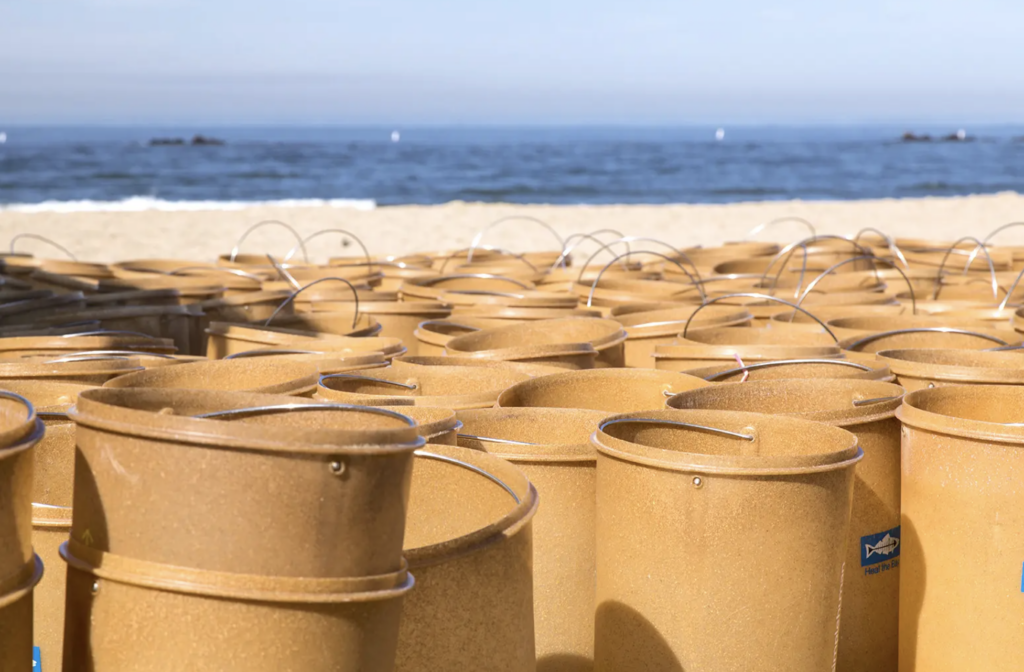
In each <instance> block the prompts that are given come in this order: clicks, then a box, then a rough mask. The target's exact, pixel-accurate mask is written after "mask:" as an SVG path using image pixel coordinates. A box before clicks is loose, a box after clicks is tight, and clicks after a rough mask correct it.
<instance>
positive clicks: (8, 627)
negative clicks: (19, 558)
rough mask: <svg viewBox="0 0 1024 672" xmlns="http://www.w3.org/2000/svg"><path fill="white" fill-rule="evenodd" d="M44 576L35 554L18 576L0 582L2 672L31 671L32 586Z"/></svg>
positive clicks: (0, 664) (39, 561) (0, 669)
mask: <svg viewBox="0 0 1024 672" xmlns="http://www.w3.org/2000/svg"><path fill="white" fill-rule="evenodd" d="M42 577H43V563H42V561H41V560H40V559H39V558H38V557H35V558H34V561H30V563H29V564H28V565H26V567H25V569H24V571H22V572H20V573H19V574H18V575H15V576H13V577H10V578H8V579H7V580H6V581H2V582H0V652H2V655H0V672H28V671H29V670H31V669H32V668H33V667H34V664H33V662H32V658H33V655H32V637H33V632H32V611H33V604H32V589H33V588H34V587H35V585H36V584H37V583H39V580H40V579H41V578H42Z"/></svg>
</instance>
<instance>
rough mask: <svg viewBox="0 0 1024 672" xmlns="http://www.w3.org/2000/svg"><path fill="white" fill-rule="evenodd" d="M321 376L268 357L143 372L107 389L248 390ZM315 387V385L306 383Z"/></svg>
mask: <svg viewBox="0 0 1024 672" xmlns="http://www.w3.org/2000/svg"><path fill="white" fill-rule="evenodd" d="M318 373H319V370H318V369H317V367H316V365H315V364H313V363H311V362H283V361H277V360H274V359H267V358H239V359H230V360H213V361H203V362H192V363H185V364H179V365H177V366H165V367H160V368H156V369H148V370H146V371H139V372H137V373H134V374H130V375H127V376H121V377H119V378H115V379H113V380H111V381H108V383H107V384H106V385H107V387H158V388H188V389H194V390H246V389H257V388H263V387H270V386H287V385H288V384H289V383H294V386H295V387H296V388H299V387H303V386H304V381H303V379H308V378H309V377H311V376H312V377H313V381H315V380H316V376H317V374H318ZM306 384H311V383H308V382H307V383H306Z"/></svg>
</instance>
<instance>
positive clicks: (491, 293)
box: [444, 289, 526, 299]
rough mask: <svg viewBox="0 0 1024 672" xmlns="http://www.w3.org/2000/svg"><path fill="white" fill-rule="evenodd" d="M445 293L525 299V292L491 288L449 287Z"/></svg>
mask: <svg viewBox="0 0 1024 672" xmlns="http://www.w3.org/2000/svg"><path fill="white" fill-rule="evenodd" d="M444 294H471V295H477V296H503V297H505V298H507V299H525V298H526V295H525V294H513V293H512V292H496V291H494V290H491V289H447V290H445V291H444Z"/></svg>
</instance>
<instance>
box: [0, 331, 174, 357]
mask: <svg viewBox="0 0 1024 672" xmlns="http://www.w3.org/2000/svg"><path fill="white" fill-rule="evenodd" d="M88 350H139V351H141V352H153V353H158V354H165V355H172V354H174V353H175V352H176V349H175V347H174V343H173V342H172V341H170V340H169V339H166V338H154V337H152V336H148V335H146V334H132V333H125V332H117V331H93V332H88V333H85V334H81V333H69V334H65V335H63V336H9V337H6V338H0V353H2V354H3V355H4V356H5V357H6V356H14V355H18V354H23V353H40V352H53V353H54V354H55V355H60V354H72V353H76V352H83V351H88Z"/></svg>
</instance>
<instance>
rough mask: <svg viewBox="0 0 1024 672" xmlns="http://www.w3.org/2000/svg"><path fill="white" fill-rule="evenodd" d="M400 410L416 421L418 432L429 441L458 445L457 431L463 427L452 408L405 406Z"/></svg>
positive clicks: (445, 444) (444, 444)
mask: <svg viewBox="0 0 1024 672" xmlns="http://www.w3.org/2000/svg"><path fill="white" fill-rule="evenodd" d="M390 410H396V409H390ZM398 410H401V412H402V415H404V416H406V417H407V418H411V419H412V420H414V421H415V422H416V432H417V433H418V434H419V435H420V436H422V437H423V440H424V441H426V442H427V443H436V444H438V445H443V446H457V445H458V436H457V433H458V431H459V430H460V429H461V428H462V423H461V422H460V421H459V419H458V418H457V417H456V415H455V411H453V410H451V409H450V408H435V407H431V406H405V407H403V408H401V409H398Z"/></svg>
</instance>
